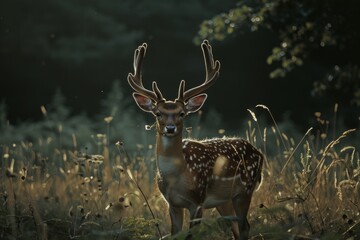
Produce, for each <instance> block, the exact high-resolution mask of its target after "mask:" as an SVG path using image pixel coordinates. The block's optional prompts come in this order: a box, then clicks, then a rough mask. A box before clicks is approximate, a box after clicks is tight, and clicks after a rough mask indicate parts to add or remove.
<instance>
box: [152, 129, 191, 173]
mask: <svg viewBox="0 0 360 240" xmlns="http://www.w3.org/2000/svg"><path fill="white" fill-rule="evenodd" d="M156 158H157V166H158V169H159V171H160V173H162V174H166V173H169V174H174V173H176V172H181V171H182V170H184V169H185V168H186V164H185V162H184V156H183V150H182V135H181V134H178V135H176V136H171V137H169V136H164V135H161V134H157V139H156Z"/></svg>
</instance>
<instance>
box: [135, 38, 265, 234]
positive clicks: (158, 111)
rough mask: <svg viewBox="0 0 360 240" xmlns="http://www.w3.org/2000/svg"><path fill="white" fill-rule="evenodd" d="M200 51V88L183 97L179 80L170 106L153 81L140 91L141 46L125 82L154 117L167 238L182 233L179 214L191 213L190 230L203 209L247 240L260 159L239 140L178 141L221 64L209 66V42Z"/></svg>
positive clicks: (142, 86)
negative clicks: (203, 72)
mask: <svg viewBox="0 0 360 240" xmlns="http://www.w3.org/2000/svg"><path fill="white" fill-rule="evenodd" d="M201 48H202V52H203V56H204V60H205V69H206V77H205V81H204V83H202V84H201V85H199V86H197V87H194V88H192V89H189V90H186V91H185V81H184V80H182V81H181V82H180V86H179V90H178V97H177V98H176V99H175V100H173V101H168V100H166V99H165V98H164V97H163V95H162V93H161V91H160V90H159V88H158V86H157V83H156V82H155V81H154V82H153V83H152V89H151V90H149V89H146V88H145V87H144V85H143V82H142V74H141V68H142V63H143V59H144V56H145V53H146V49H147V44H146V43H144V44H142V45H141V46H139V47H138V48H137V49H136V50H135V54H134V73H129V75H128V82H129V84H130V86H131V87H132V88H133V89H134V90H135V92H134V93H133V97H134V99H135V102H136V103H137V105H138V106H139V107H140V109H142V110H143V111H145V112H149V113H152V114H153V115H154V116H155V117H156V130H157V136H156V161H157V170H158V171H157V175H158V176H157V183H158V186H159V189H160V191H161V193H162V195H163V196H164V198H165V199H166V201H167V203H168V205H169V213H170V219H171V234H172V235H174V234H176V233H177V232H179V231H180V230H181V229H182V225H183V215H184V209H188V210H189V212H190V228H191V227H192V226H193V225H194V223H196V222H197V221H195V220H196V219H199V218H201V217H202V211H203V209H207V208H216V209H217V210H218V212H219V213H220V215H221V216H232V217H233V218H232V219H234V221H233V222H232V232H233V235H234V237H235V239H247V238H248V235H249V228H250V225H249V223H248V221H247V213H248V210H249V205H250V201H251V197H252V193H253V191H254V188H255V187H256V185H257V184H258V183H260V181H261V169H262V163H263V155H262V154H261V153H260V152H259V151H258V150H257V149H256V148H255V147H254V146H252V145H251V144H250V143H249V142H247V141H245V140H243V139H241V138H225V137H224V138H214V139H206V140H201V141H199V140H193V139H183V128H184V127H183V121H184V118H185V117H186V116H187V115H188V114H190V113H194V112H196V111H198V110H199V109H200V108H201V107H202V105H203V104H204V102H205V100H206V98H207V94H205V93H203V92H204V91H205V90H206V89H207V88H209V87H210V86H211V85H213V83H214V82H215V80H216V79H217V78H218V76H219V70H220V62H219V61H218V60H216V61H214V58H213V54H212V49H211V46H210V45H209V42H208V41H207V40H205V41H204V42H203V43H202V44H201Z"/></svg>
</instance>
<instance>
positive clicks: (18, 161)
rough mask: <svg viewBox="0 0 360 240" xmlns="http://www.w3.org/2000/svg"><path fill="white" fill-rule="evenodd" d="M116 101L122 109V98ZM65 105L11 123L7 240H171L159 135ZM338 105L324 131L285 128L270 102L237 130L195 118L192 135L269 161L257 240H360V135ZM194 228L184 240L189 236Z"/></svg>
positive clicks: (226, 229)
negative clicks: (230, 142)
mask: <svg viewBox="0 0 360 240" xmlns="http://www.w3.org/2000/svg"><path fill="white" fill-rule="evenodd" d="M115 95H116V94H115ZM115 95H113V97H114V96H115ZM109 99H110V100H109V101H112V103H114V104H112V106H116V104H115V103H116V101H121V99H117V100H116V101H115V100H114V99H112V98H111V96H110V97H109ZM111 99H112V100H111ZM60 100H61V98H60ZM55 102H56V104H55V105H54V107H53V110H52V112H51V111H49V110H47V108H45V107H44V106H43V107H42V108H41V111H42V112H43V115H44V119H43V120H42V121H40V122H39V123H24V124H22V125H21V126H17V127H14V126H11V125H10V124H8V123H5V124H2V125H1V131H2V136H1V137H0V138H1V139H0V140H1V142H0V144H1V145H0V159H1V162H0V170H1V171H0V179H1V183H0V213H1V214H0V238H1V239H159V237H161V236H165V235H167V234H168V233H169V227H170V223H169V216H168V213H167V206H166V203H165V201H164V200H163V198H162V197H161V194H160V192H159V190H158V189H157V188H156V184H155V170H156V163H155V151H154V140H155V131H154V129H151V127H150V126H147V127H146V128H147V129H148V130H150V131H146V129H145V128H144V125H142V123H143V122H145V121H144V120H143V119H142V118H139V117H138V115H140V114H139V113H138V115H136V111H135V112H133V111H132V110H127V109H126V108H125V107H123V109H122V110H121V111H120V110H119V111H118V113H119V112H120V113H121V114H109V115H105V114H103V116H102V117H99V118H98V120H97V125H96V127H94V126H93V125H94V124H93V123H92V122H91V121H90V120H89V119H88V118H86V117H85V116H82V115H77V116H75V117H71V116H70V115H68V114H66V107H64V106H63V105H62V104H63V102H62V101H59V96H58V98H57V101H55ZM104 104H106V102H105V103H104ZM108 104H109V105H111V104H110V103H109V102H108ZM337 108H338V106H337V105H336V106H335V109H334V116H333V117H332V119H331V120H329V119H323V116H322V114H321V113H320V112H317V113H315V114H314V125H313V126H310V127H309V128H308V131H305V132H303V133H300V134H299V133H297V134H295V133H294V131H291V129H292V128H291V127H286V126H288V124H283V123H277V121H276V120H275V119H274V117H273V115H272V114H271V112H270V110H269V109H268V108H267V107H266V106H264V105H258V106H256V107H254V110H249V118H248V119H247V120H245V121H244V122H241V123H239V130H236V131H234V132H230V131H228V130H227V129H224V128H221V125H219V126H213V125H211V124H210V123H207V122H206V120H204V119H202V116H201V114H202V113H200V114H197V115H196V116H195V117H194V118H193V119H190V120H189V124H188V126H192V130H191V129H190V128H189V129H188V132H187V133H186V134H187V135H189V136H190V137H200V138H202V137H221V136H223V135H228V134H229V135H237V136H240V137H243V138H245V139H247V140H248V141H249V142H251V143H252V144H254V145H255V146H257V147H258V148H259V149H260V150H261V151H262V152H263V153H264V154H265V155H266V156H267V158H266V161H265V163H264V167H263V182H262V184H261V186H260V188H259V189H258V191H256V192H255V193H254V196H253V200H252V204H251V207H250V211H249V222H250V225H251V230H250V236H251V238H250V239H348V240H351V239H360V224H359V222H360V186H359V178H360V156H359V152H358V149H357V148H358V147H359V141H358V140H359V133H358V131H357V130H355V129H341V127H339V125H341V124H340V123H338V122H337V121H338V120H337V119H339V118H340V117H339V116H337V115H338V113H337V112H338V110H337ZM50 109H51V107H50ZM64 112H65V113H64ZM112 113H114V111H112ZM132 114H134V115H132ZM0 115H1V114H0ZM134 116H137V117H136V118H134ZM259 116H263V117H261V118H267V119H268V120H269V121H263V120H260V119H258V117H259ZM264 116H265V117H264ZM124 119H125V120H124ZM211 119H212V120H214V117H212V118H211ZM137 121H138V122H137ZM212 122H213V121H212ZM220 122H221V121H220ZM91 124H93V125H91ZM212 124H213V123H212ZM90 125H91V126H92V127H90ZM214 127H216V129H215V128H214ZM287 130H289V132H290V133H287V132H286V131H287ZM292 133H294V135H296V136H291V135H290V134H292ZM185 219H186V218H185ZM187 225H188V222H187V223H185V225H184V226H185V228H184V231H183V232H181V233H180V234H179V235H178V236H177V238H176V239H185V238H186V237H187V236H188V234H189V232H188V230H187ZM191 235H192V239H230V237H231V231H230V224H229V219H226V218H221V217H219V215H218V214H217V212H216V211H215V210H206V212H205V214H204V217H203V219H202V222H201V224H200V225H197V226H196V227H194V228H193V229H191Z"/></svg>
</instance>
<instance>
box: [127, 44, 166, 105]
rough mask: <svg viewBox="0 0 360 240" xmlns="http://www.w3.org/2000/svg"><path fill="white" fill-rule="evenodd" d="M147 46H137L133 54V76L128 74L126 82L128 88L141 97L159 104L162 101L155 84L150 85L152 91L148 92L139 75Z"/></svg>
mask: <svg viewBox="0 0 360 240" xmlns="http://www.w3.org/2000/svg"><path fill="white" fill-rule="evenodd" d="M146 49H147V44H146V43H143V44H142V45H141V46H139V47H138V48H137V49H136V50H135V53H134V74H132V73H129V75H128V82H129V84H130V86H131V87H132V88H133V89H134V90H135V91H136V92H137V93H140V94H141V95H144V96H146V97H149V98H151V99H152V100H153V101H155V102H159V101H162V100H164V98H163V96H162V94H161V92H160V89H159V88H158V86H157V84H156V82H155V81H154V82H153V83H152V91H151V90H148V89H146V88H145V87H144V85H143V83H142V75H141V68H142V62H143V59H144V56H145V53H146Z"/></svg>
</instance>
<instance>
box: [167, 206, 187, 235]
mask: <svg viewBox="0 0 360 240" xmlns="http://www.w3.org/2000/svg"><path fill="white" fill-rule="evenodd" d="M169 212H170V220H171V235H175V234H176V233H178V232H180V231H181V229H182V226H183V219H184V209H183V208H176V207H173V206H171V205H170V206H169Z"/></svg>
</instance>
